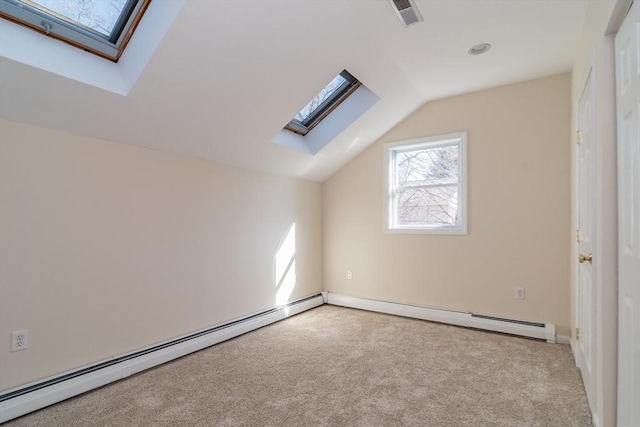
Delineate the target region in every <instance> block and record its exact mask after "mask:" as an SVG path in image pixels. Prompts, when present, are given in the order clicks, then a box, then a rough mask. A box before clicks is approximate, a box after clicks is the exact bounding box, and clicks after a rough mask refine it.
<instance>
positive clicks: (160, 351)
mask: <svg viewBox="0 0 640 427" xmlns="http://www.w3.org/2000/svg"><path fill="white" fill-rule="evenodd" d="M325 302H326V294H324V295H323V294H322V293H318V294H315V295H311V296H309V297H306V298H302V299H299V300H296V301H292V302H290V303H288V304H286V305H283V306H279V307H275V308H272V309H270V310H265V311H262V312H259V313H254V314H252V315H249V316H246V317H242V318H238V319H235V320H232V321H230V322H226V323H224V324H220V325H216V326H213V327H211V328H207V329H204V330H201V331H198V332H195V333H191V334H188V335H185V336H182V337H179V338H176V339H173V340H170V341H167V342H163V343H160V344H157V345H154V346H151V347H148V348H144V349H141V350H138V351H135V352H132V353H128V354H125V355H122V356H118V357H115V358H113V359H109V360H105V361H103V362H100V363H96V364H94V365H90V366H87V367H84V368H82V369H78V370H74V371H70V372H67V373H65V374H62V375H58V376H55V377H51V378H48V379H45V380H42V381H38V382H35V383H32V384H27V385H25V386H21V387H18V388H16V389H11V390H7V391H5V392H4V393H2V394H0V423H3V422H5V421H9V420H11V419H14V418H17V417H19V416H21V415H25V414H27V413H29V412H33V411H35V410H38V409H41V408H44V407H46V406H49V405H52V404H54V403H57V402H61V401H63V400H65V399H68V398H70V397H73V396H77V395H79V394H82V393H85V392H87V391H89V390H92V389H94V388H98V387H101V386H103V385H105V384H109V383H111V382H114V381H117V380H119V379H122V378H126V377H128V376H130V375H133V374H135V373H138V372H141V371H144V370H146V369H149V368H152V367H154V366H157V365H160V364H162V363H165V362H168V361H170V360H173V359H177V358H179V357H182V356H185V355H187V354H189V353H193V352H195V351H198V350H202V349H203V348H206V347H210V346H212V345H215V344H218V343H220V342H223V341H226V340H229V339H231V338H235V337H237V336H239V335H243V334H245V333H247V332H251V331H253V330H256V329H258V328H261V327H263V326H266V325H269V324H271V323H275V322H277V321H279V320H282V319H285V318H287V317H289V316H293V315H294V314H298V313H301V312H303V311H306V310H310V309H312V308H315V307H318V306H320V305H322V304H324V303H325Z"/></svg>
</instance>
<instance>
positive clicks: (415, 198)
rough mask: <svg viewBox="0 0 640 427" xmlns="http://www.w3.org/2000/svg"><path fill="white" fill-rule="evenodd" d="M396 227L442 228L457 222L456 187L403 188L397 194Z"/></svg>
mask: <svg viewBox="0 0 640 427" xmlns="http://www.w3.org/2000/svg"><path fill="white" fill-rule="evenodd" d="M396 197H397V202H398V209H397V225H399V226H403V225H418V226H443V225H456V224H457V223H458V222H457V221H458V186H457V185H447V186H442V187H428V188H419V187H417V188H404V189H400V190H398V193H397V196H396Z"/></svg>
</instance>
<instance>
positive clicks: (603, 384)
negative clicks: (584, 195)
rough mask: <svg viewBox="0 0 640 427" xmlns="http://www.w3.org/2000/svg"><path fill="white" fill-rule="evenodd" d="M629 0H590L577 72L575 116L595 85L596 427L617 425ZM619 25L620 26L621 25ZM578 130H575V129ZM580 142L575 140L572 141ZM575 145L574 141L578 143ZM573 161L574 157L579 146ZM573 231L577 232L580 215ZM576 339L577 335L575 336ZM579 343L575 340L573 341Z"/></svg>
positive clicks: (574, 78)
mask: <svg viewBox="0 0 640 427" xmlns="http://www.w3.org/2000/svg"><path fill="white" fill-rule="evenodd" d="M629 3H630V1H629V0H622V1H592V2H589V4H588V8H587V13H586V16H585V20H584V27H583V31H582V36H581V42H580V45H579V46H578V49H577V54H576V61H575V64H574V67H573V73H572V90H571V100H572V106H573V111H572V117H573V122H572V123H575V115H576V111H575V109H576V105H577V103H578V101H579V99H580V96H581V94H582V90H583V88H584V85H585V83H586V80H587V76H588V73H589V70H590V69H591V70H592V71H591V72H592V77H593V79H594V83H595V85H596V98H595V108H596V123H595V129H596V188H595V191H596V205H597V206H596V246H595V248H594V254H593V256H594V267H595V272H596V275H595V286H596V295H597V301H596V307H595V313H593V315H594V316H596V342H597V344H598V345H597V348H598V350H597V355H596V366H595V375H596V384H597V386H596V396H597V398H596V402H595V414H594V415H595V417H596V419H597V420H596V422H597V425H599V426H601V427H609V426H611V427H613V426H615V425H616V405H617V401H616V387H617V381H616V376H617V298H618V296H617V263H618V261H617V198H616V191H617V190H616V188H617V187H616V180H617V176H616V173H617V172H616V170H617V169H616V130H615V65H614V64H615V60H614V52H615V51H614V47H613V38H614V34H613V33H615V32H616V31H617V29H618V27H619V23H620V21H621V17H622V16H623V14H624V11H625V10H626V9H627V8H628V4H629ZM616 22H617V23H616ZM573 129H574V130H575V129H576V127H575V125H574V127H573ZM573 138H574V139H575V136H574V137H573ZM574 142H575V141H574ZM571 145H572V159H575V144H571ZM572 165H573V167H574V170H573V171H572V179H573V181H572V194H574V195H573V196H572V200H573V201H574V205H573V211H575V200H576V198H575V161H573V162H572ZM571 228H572V230H575V229H576V224H575V215H574V216H573V219H572V225H571ZM569 242H570V243H569V245H570V248H571V260H572V269H571V273H572V276H571V282H572V284H573V285H572V289H573V290H575V279H576V278H575V275H576V274H575V267H574V266H575V260H576V259H577V253H576V245H575V241H574V240H573V238H571V237H570V238H569ZM571 307H572V313H573V315H572V329H573V327H574V326H575V293H573V294H572V305H571ZM574 338H575V337H574ZM572 345H575V342H572Z"/></svg>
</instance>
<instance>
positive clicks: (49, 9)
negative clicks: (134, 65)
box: [0, 0, 151, 61]
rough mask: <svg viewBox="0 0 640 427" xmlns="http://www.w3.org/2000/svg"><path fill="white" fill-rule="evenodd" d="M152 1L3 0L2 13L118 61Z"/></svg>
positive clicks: (0, 3) (0, 14)
mask: <svg viewBox="0 0 640 427" xmlns="http://www.w3.org/2000/svg"><path fill="white" fill-rule="evenodd" d="M150 2H151V0H0V16H2V17H3V18H5V19H8V20H10V21H13V22H16V23H18V24H22V25H26V26H28V27H30V28H32V29H34V30H36V31H39V32H41V33H45V34H47V35H48V36H50V37H53V38H56V39H59V40H62V41H65V42H67V43H70V44H72V45H73V46H76V47H78V48H80V49H84V50H87V51H89V52H92V53H95V54H96V55H100V56H102V57H104V58H107V59H111V60H112V61H117V60H118V59H119V58H120V55H121V54H122V52H123V50H124V48H125V46H126V45H127V42H128V41H129V39H130V38H131V35H132V34H133V31H134V30H135V27H136V26H137V24H138V22H139V21H140V19H141V18H142V14H143V13H144V11H145V10H146V8H147V6H148V5H149V3H150Z"/></svg>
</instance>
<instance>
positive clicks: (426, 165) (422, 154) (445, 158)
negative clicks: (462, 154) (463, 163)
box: [396, 146, 458, 187]
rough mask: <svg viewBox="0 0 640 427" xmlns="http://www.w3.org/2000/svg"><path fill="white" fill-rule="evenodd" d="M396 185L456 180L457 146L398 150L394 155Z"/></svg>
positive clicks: (454, 181)
mask: <svg viewBox="0 0 640 427" xmlns="http://www.w3.org/2000/svg"><path fill="white" fill-rule="evenodd" d="M396 174H397V180H398V181H397V183H398V186H401V187H402V186H407V185H434V184H435V185H437V184H453V183H457V182H458V147H457V146H444V147H433V148H425V149H422V150H413V151H400V152H398V153H397V155H396Z"/></svg>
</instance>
